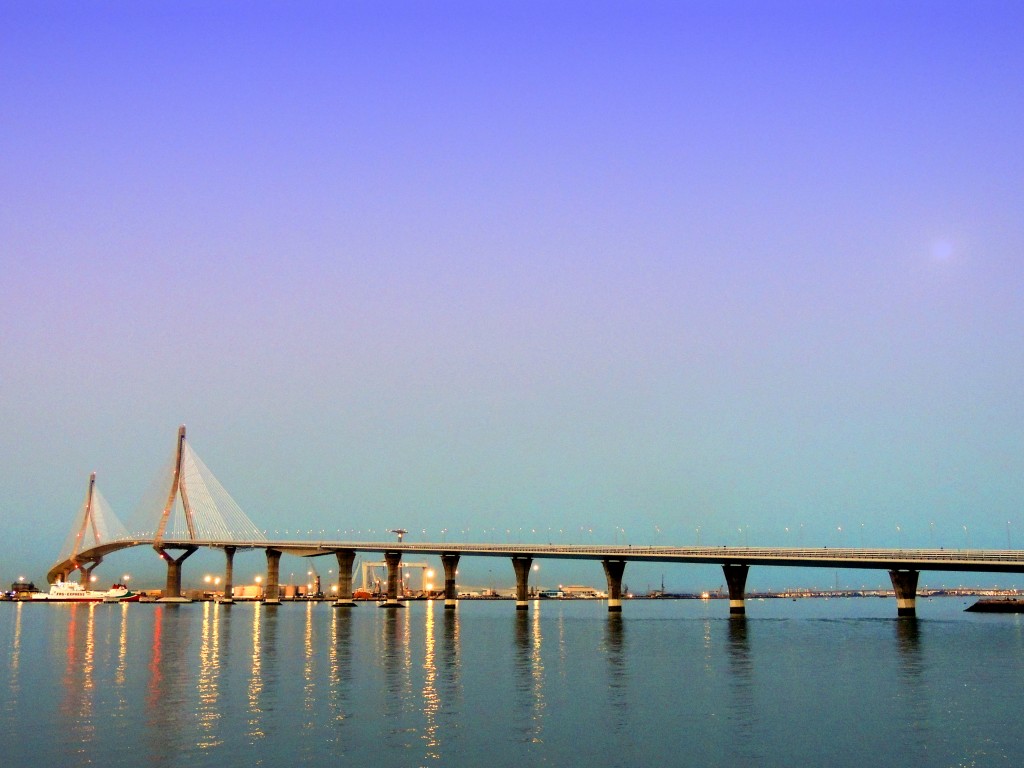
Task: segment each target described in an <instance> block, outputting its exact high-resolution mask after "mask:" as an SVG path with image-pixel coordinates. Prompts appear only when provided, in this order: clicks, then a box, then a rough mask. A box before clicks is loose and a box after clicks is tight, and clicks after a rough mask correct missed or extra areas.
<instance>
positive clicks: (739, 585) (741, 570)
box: [722, 563, 750, 616]
mask: <svg viewBox="0 0 1024 768" xmlns="http://www.w3.org/2000/svg"><path fill="white" fill-rule="evenodd" d="M722 570H723V571H724V572H725V583H726V584H727V585H728V586H729V616H745V615H746V613H747V608H746V606H745V605H744V603H743V594H744V589H745V587H746V585H747V571H749V570H750V566H748V565H733V564H731V563H729V564H726V565H723V566H722Z"/></svg>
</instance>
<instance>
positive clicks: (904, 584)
mask: <svg viewBox="0 0 1024 768" xmlns="http://www.w3.org/2000/svg"><path fill="white" fill-rule="evenodd" d="M920 575H921V572H920V571H889V578H890V579H891V580H892V588H893V590H894V591H895V592H896V613H897V615H899V616H916V615H917V577H918V576H920Z"/></svg>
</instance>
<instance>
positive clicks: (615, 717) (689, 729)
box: [0, 598, 1024, 768]
mask: <svg viewBox="0 0 1024 768" xmlns="http://www.w3.org/2000/svg"><path fill="white" fill-rule="evenodd" d="M964 605H965V603H964V601H963V600H956V599H951V598H947V599H931V600H919V603H918V613H919V615H920V618H919V619H917V620H916V621H913V620H909V621H908V620H897V619H896V618H894V615H893V614H894V613H895V604H894V601H893V600H892V599H888V600H884V599H871V598H862V599H846V600H838V599H833V600H799V601H790V600H766V601H753V602H750V603H749V605H748V612H749V616H748V618H747V619H746V620H745V621H742V620H741V621H735V620H730V619H728V617H727V616H726V614H725V612H726V610H727V606H726V604H725V602H724V601H710V602H701V601H675V600H666V601H654V600H649V601H631V602H626V603H625V605H624V612H623V614H622V615H621V616H614V615H609V614H608V613H607V611H606V607H605V604H604V603H601V602H597V601H545V602H540V603H532V604H531V608H530V611H529V612H528V613H524V612H516V611H515V610H514V609H513V605H512V603H510V602H504V601H501V602H484V601H477V602H467V601H464V602H463V603H462V604H461V605H460V607H459V609H458V610H457V611H455V612H452V611H445V610H444V609H443V606H442V605H441V604H440V603H436V602H435V603H425V602H421V603H413V604H411V605H410V607H409V608H407V609H404V610H391V611H387V610H381V609H378V608H376V607H375V606H373V605H372V604H364V605H361V606H359V607H357V608H355V609H352V610H347V611H346V610H335V609H332V608H331V607H330V606H329V605H328V604H326V603H324V604H314V603H308V604H305V603H296V604H286V605H282V606H280V607H276V608H268V607H265V606H261V605H258V604H238V605H234V606H219V605H215V604H212V603H203V604H192V605H183V606H170V605H144V604H135V605H127V604H122V605H103V604H93V605H84V604H82V605H67V604H65V605H23V604H15V603H8V604H0V641H2V645H0V720H2V727H0V764H2V765H3V766H5V767H7V768H20V766H48V765H73V766H78V765H89V764H95V765H102V766H105V767H109V768H117V767H118V766H126V767H127V766H132V767H133V768H134V766H139V765H152V766H167V767H168V768H170V767H171V766H189V767H190V768H198V767H200V766H218V768H225V767H229V766H255V765H267V766H280V765H307V766H328V765H330V766H336V765H367V766H370V765H372V766H380V767H382V768H390V767H391V766H395V767H399V766H401V767H403V768H404V767H405V766H430V765H438V766H440V765H444V766H481V765H484V766H487V768H498V767H500V766H510V767H511V766H515V767H516V768H522V767H523V766H536V765H552V766H564V765H569V764H574V765H585V766H588V768H593V767H595V766H636V765H641V764H649V765H686V766H759V767H763V766H811V765H829V766H877V765H914V766H919V767H927V766H992V765H1007V766H1010V765H1012V766H1017V765H1021V764H1022V763H1024V738H1022V737H1024V726H1022V724H1021V722H1020V717H1019V711H1020V703H1021V699H1022V692H1024V685H1022V683H1024V662H1022V659H1024V622H1022V621H1021V617H1017V616H990V615H976V614H965V613H963V612H962V611H963V608H964Z"/></svg>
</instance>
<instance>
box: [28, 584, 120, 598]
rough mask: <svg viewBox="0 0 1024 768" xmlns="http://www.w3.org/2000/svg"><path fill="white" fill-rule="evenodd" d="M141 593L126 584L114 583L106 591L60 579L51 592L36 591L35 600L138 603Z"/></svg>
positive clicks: (52, 585)
mask: <svg viewBox="0 0 1024 768" xmlns="http://www.w3.org/2000/svg"><path fill="white" fill-rule="evenodd" d="M139 597H140V595H139V594H137V593H135V592H132V591H131V590H130V589H128V587H126V586H125V585H124V584H114V585H113V586H112V587H111V588H110V589H108V590H106V591H105V592H103V591H100V590H94V589H86V588H85V587H83V586H82V585H81V584H79V583H77V582H74V581H58V582H55V583H53V584H51V585H50V591H49V592H35V593H33V594H32V599H33V600H49V601H50V602H55V603H136V602H138V601H139Z"/></svg>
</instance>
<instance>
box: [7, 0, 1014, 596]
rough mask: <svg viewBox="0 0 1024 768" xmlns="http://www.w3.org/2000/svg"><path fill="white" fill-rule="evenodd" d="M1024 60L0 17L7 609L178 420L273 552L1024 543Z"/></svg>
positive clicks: (589, 37)
mask: <svg viewBox="0 0 1024 768" xmlns="http://www.w3.org/2000/svg"><path fill="white" fill-rule="evenodd" d="M1022 33H1024V10H1022V9H1021V7H1020V6H1019V5H1018V4H1016V3H999V2H981V3H970V4H967V3H944V2H930V3H915V2H908V3H891V2H882V3H871V2H867V3H862V2H858V3H852V2H836V3H818V2H807V3H802V2H777V3H773V2H768V3H745V2H726V3H703V2H682V3H624V2H621V3H620V2H613V3H608V2H586V3H575V2H565V3H557V4H549V3H532V2H521V3H488V4H480V3H463V2H446V3H437V4H427V3H345V4H340V3H304V4H292V3H270V2H260V3H230V2H228V3H218V4H216V5H215V6H213V7H211V4H207V3H147V4H141V5H140V4H136V3H93V4H87V5H80V4H65V3H45V2H40V3H30V4H27V3H15V2H7V1H6V0H4V1H2V2H0V103H2V104H3V120H2V121H0V199H2V200H3V205H2V206H0V262H2V267H3V280H2V281H0V353H2V354H0V419H2V423H3V425H4V429H3V440H2V441H0V461H2V466H3V471H2V472H0V522H2V523H3V525H4V530H5V531H7V534H6V535H5V537H4V538H3V540H2V541H0V578H2V579H4V580H7V581H9V580H12V579H13V578H15V577H16V576H17V575H20V574H22V573H27V574H28V575H30V576H33V577H35V578H36V579H37V580H41V579H42V577H43V575H44V574H45V571H46V569H47V567H48V566H49V564H50V563H51V562H52V560H53V559H54V556H55V554H56V553H57V552H58V551H59V549H60V546H61V544H62V543H63V540H64V537H65V535H66V533H67V530H68V528H69V526H70V520H71V517H72V516H73V514H74V512H75V511H76V509H77V508H78V506H79V504H80V503H81V499H82V497H83V495H84V491H85V485H86V479H87V477H88V473H89V472H90V471H93V470H95V471H97V472H98V477H99V480H98V482H99V484H100V487H101V488H102V489H103V493H104V495H105V496H106V498H107V499H108V500H109V501H110V503H111V505H112V506H113V508H114V510H115V512H116V513H117V514H118V516H119V517H121V518H122V519H123V520H129V519H132V518H133V516H134V515H136V513H137V511H138V510H137V507H138V504H139V500H140V499H141V498H142V496H143V495H144V492H145V490H146V488H147V487H148V486H149V485H150V483H151V481H152V479H153V477H154V476H155V475H156V474H157V472H158V471H159V470H160V468H161V467H162V466H163V465H164V463H165V461H166V459H167V457H168V456H169V455H170V453H171V451H172V449H173V445H174V436H175V433H176V429H177V426H178V424H180V423H185V424H187V425H188V427H189V435H190V438H191V441H192V445H193V446H194V447H195V449H196V450H197V452H198V453H199V454H200V455H201V456H202V457H203V459H204V460H205V461H206V463H207V464H208V465H209V466H210V467H211V468H212V469H213V471H214V472H215V473H216V474H217V476H218V477H219V479H220V480H221V482H222V483H223V484H224V485H225V486H226V487H227V489H228V490H229V491H230V492H231V493H232V494H233V496H234V497H235V499H236V500H237V501H238V502H239V503H240V504H241V506H242V507H243V508H244V509H245V510H246V511H247V512H248V513H249V515H250V517H252V518H253V519H254V520H255V521H256V522H257V523H259V524H261V525H262V526H263V527H265V528H267V529H269V530H274V529H278V530H297V529H305V530H308V529H313V530H319V529H323V530H327V531H331V530H334V531H343V532H344V531H360V532H362V534H360V537H366V538H370V537H376V536H371V535H370V534H369V533H368V532H369V531H376V532H378V535H379V532H380V531H382V530H384V529H387V528H391V527H394V526H403V527H405V528H408V529H409V530H410V531H414V532H417V536H418V537H421V538H422V537H425V538H428V539H436V538H439V537H440V536H441V531H442V529H447V531H448V532H449V533H448V534H446V535H453V534H452V532H455V531H458V532H459V535H460V536H463V535H464V536H466V537H468V538H472V539H480V538H499V539H502V538H505V537H514V538H517V537H519V536H522V537H523V539H524V540H528V538H529V537H531V536H534V535H535V536H536V537H537V540H547V538H548V537H549V536H550V537H552V538H555V537H562V539H563V540H578V539H579V538H580V537H581V536H586V537H588V538H590V537H592V538H593V539H594V540H597V541H608V542H612V541H614V540H615V539H616V537H621V538H625V539H629V540H630V541H631V542H632V543H637V544H640V543H648V542H654V541H658V542H659V543H664V544H670V543H679V544H688V543H695V542H696V541H697V538H698V536H699V537H700V539H701V541H702V543H717V544H739V543H743V541H748V542H749V543H751V544H754V543H766V544H780V545H781V544H786V543H791V544H794V545H795V544H807V545H815V544H816V545H828V546H839V545H841V544H843V545H848V546H851V545H852V546H856V545H860V544H865V545H868V546H870V545H879V546H898V545H904V546H911V545H918V546H929V545H932V544H934V545H936V546H947V547H958V546H964V545H966V544H967V543H970V544H971V545H972V546H986V547H1003V546H1006V545H1007V542H1008V541H1009V542H1010V543H1012V544H1013V545H1014V546H1024V514H1022V500H1024V451H1022V448H1024V444H1022V443H1024V441H1022V434H1024V409H1022V408H1021V407H1020V406H1019V402H1018V401H1019V395H1020V392H1021V388H1022V384H1024V295H1022V294H1024V223H1022V222H1024V218H1022V216H1021V213H1020V212H1021V211H1022V210H1024V193H1022V192H1024V188H1022V186H1024V185H1022V182H1021V179H1024V155H1022V153H1021V151H1020V137H1021V136H1024V104H1022V101H1024V46H1021V45H1020V40H1021V39H1022V38H1021V36H1022ZM520 529H522V530H523V533H520V532H519V531H520ZM549 529H550V533H549ZM619 529H624V532H622V531H620V530H619ZM698 529H699V533H698ZM534 530H537V531H538V533H537V534H533V531H534ZM424 531H425V533H424ZM591 531H593V533H591ZM463 532H465V533H463ZM507 532H511V533H507ZM126 557H127V556H126ZM197 557H198V556H197ZM125 562H126V563H127V562H128V561H127V560H126V561H125ZM146 562H147V563H149V562H151V559H147V560H146ZM254 562H255V561H254ZM111 567H113V568H115V569H118V568H120V565H119V564H118V565H112V566H111ZM139 567H140V568H141V567H142V566H139ZM197 567H198V566H197ZM464 567H465V568H468V569H469V573H470V577H472V576H473V575H474V571H473V569H474V567H476V568H478V569H480V568H485V567H487V565H486V564H485V565H483V566H473V565H471V564H468V563H467V565H466V566H464ZM552 568H554V569H555V570H556V572H557V573H558V574H559V577H561V575H562V573H563V572H562V571H558V566H554V565H553V566H552ZM566 568H567V569H568V566H566ZM187 571H188V569H187ZM508 571H509V574H508V577H509V580H510V581H511V567H509V568H508ZM564 573H565V578H571V577H573V576H575V575H576V573H575V572H573V571H571V570H566V571H565V572H564ZM157 575H159V573H158V572H157ZM187 575H189V574H187ZM191 575H194V574H191ZM629 576H630V574H629V573H627V581H628V580H629ZM658 576H660V572H659V574H658ZM874 576H877V577H878V578H879V579H880V580H881V581H883V582H884V581H885V576H884V574H874V575H873V577H874ZM480 578H481V579H482V578H484V577H482V576H481V577H480ZM581 578H587V579H589V580H590V581H593V582H598V581H600V575H599V572H598V571H596V570H595V573H594V574H593V578H591V574H590V573H589V571H588V572H586V573H585V574H584V575H583V576H581ZM637 578H643V579H653V580H656V577H653V576H651V574H648V573H644V574H643V575H642V576H640V575H639V573H638V575H637ZM801 578H803V576H801ZM812 578H814V577H813V575H812ZM860 578H861V577H860V575H857V576H856V579H860ZM925 578H927V575H926V577H925ZM759 579H763V581H764V582H770V581H772V580H774V581H782V582H783V583H787V581H789V580H791V577H790V576H786V575H781V574H780V575H771V574H764V575H763V576H760V577H759V576H757V575H756V572H755V574H752V576H751V585H752V586H755V587H756V586H758V585H759V584H760V583H762V582H761V581H759ZM990 579H991V577H980V576H979V577H978V580H979V581H985V582H986V583H987V580H990ZM705 581H710V582H711V586H714V585H716V584H717V583H718V582H719V581H720V576H719V575H718V574H717V573H714V572H711V571H707V572H704V571H700V570H699V569H698V570H693V569H690V570H688V569H685V568H682V567H679V568H673V569H670V570H668V571H666V582H667V583H668V585H669V586H671V585H672V584H673V583H678V585H679V586H680V587H682V586H688V585H690V583H691V582H705ZM831 581H832V578H831V576H829V577H828V578H825V579H824V583H826V584H827V583H831ZM698 585H699V584H698Z"/></svg>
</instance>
